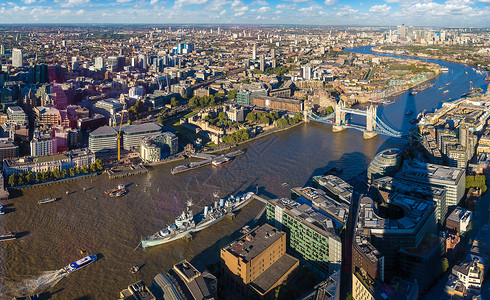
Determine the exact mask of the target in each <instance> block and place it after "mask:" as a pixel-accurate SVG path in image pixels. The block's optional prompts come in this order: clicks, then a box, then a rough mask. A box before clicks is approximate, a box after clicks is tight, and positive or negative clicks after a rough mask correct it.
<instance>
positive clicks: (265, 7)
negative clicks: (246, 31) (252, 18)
mask: <svg viewBox="0 0 490 300" xmlns="http://www.w3.org/2000/svg"><path fill="white" fill-rule="evenodd" d="M257 11H258V12H259V13H261V14H265V13H268V12H270V11H271V8H270V7H268V6H263V7H261V8H259V9H258V10H257Z"/></svg>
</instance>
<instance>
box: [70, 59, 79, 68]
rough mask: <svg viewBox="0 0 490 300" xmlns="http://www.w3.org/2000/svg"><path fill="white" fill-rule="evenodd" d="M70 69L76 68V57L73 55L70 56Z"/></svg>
mask: <svg viewBox="0 0 490 300" xmlns="http://www.w3.org/2000/svg"><path fill="white" fill-rule="evenodd" d="M71 69H72V70H78V57H76V56H73V57H72V58H71Z"/></svg>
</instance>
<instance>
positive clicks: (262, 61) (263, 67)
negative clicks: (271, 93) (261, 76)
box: [260, 54, 265, 72]
mask: <svg viewBox="0 0 490 300" xmlns="http://www.w3.org/2000/svg"><path fill="white" fill-rule="evenodd" d="M260 71H262V72H264V71H265V55H263V54H262V55H261V56H260Z"/></svg>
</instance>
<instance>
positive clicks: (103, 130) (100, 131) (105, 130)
mask: <svg viewBox="0 0 490 300" xmlns="http://www.w3.org/2000/svg"><path fill="white" fill-rule="evenodd" d="M103 135H117V131H116V130H115V129H114V128H112V127H111V126H102V127H99V128H97V129H95V130H94V131H92V132H91V133H90V136H103Z"/></svg>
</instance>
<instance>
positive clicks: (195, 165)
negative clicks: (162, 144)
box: [170, 150, 245, 175]
mask: <svg viewBox="0 0 490 300" xmlns="http://www.w3.org/2000/svg"><path fill="white" fill-rule="evenodd" d="M243 153H245V152H244V151H243V150H236V151H233V152H230V153H227V154H223V155H213V154H207V153H192V154H189V157H194V158H200V159H204V160H203V161H200V162H191V163H190V164H187V165H179V166H177V167H175V168H173V169H172V170H171V171H170V172H171V173H172V174H173V175H175V174H179V173H182V172H185V171H190V170H194V169H198V168H201V167H205V166H209V165H210V164H212V163H213V161H215V160H217V159H220V158H228V159H232V158H234V157H235V156H238V155H241V154H243Z"/></svg>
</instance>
